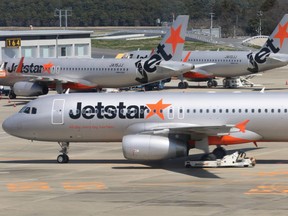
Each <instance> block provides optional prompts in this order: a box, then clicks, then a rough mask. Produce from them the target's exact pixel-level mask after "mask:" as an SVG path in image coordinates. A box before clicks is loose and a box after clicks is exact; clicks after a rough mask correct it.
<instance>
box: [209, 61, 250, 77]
mask: <svg viewBox="0 0 288 216" xmlns="http://www.w3.org/2000/svg"><path fill="white" fill-rule="evenodd" d="M205 70H206V71H207V72H208V73H211V74H213V75H214V76H216V77H237V76H243V75H248V74H251V72H249V71H248V70H247V66H245V65H240V64H229V65H219V66H218V65H217V66H214V67H209V68H207V69H205Z"/></svg>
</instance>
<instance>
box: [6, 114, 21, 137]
mask: <svg viewBox="0 0 288 216" xmlns="http://www.w3.org/2000/svg"><path fill="white" fill-rule="evenodd" d="M15 120H16V119H15V117H14V116H11V117H9V118H7V119H5V120H4V122H3V123H2V128H3V130H4V131H5V132H6V133H8V134H11V135H16V134H15V132H17V130H19V129H20V125H19V122H17V121H15Z"/></svg>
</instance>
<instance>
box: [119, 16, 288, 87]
mask: <svg viewBox="0 0 288 216" xmlns="http://www.w3.org/2000/svg"><path fill="white" fill-rule="evenodd" d="M287 28H288V14H285V15H284V16H283V18H282V19H281V21H280V23H279V24H278V25H277V27H276V28H275V30H274V31H273V33H272V34H271V35H270V37H269V38H268V39H267V41H266V43H265V44H264V45H263V47H262V48H261V49H260V50H258V51H256V52H251V51H184V52H183V56H182V59H183V61H185V62H186V61H187V62H191V63H193V64H195V65H198V64H205V63H215V64H210V65H203V66H201V67H197V68H195V69H193V70H191V71H190V72H187V73H185V74H184V75H183V76H184V78H185V79H186V80H188V81H195V82H202V81H207V86H208V87H213V86H217V81H216V80H215V77H224V78H225V79H224V80H223V87H225V88H231V87H235V83H236V80H237V79H238V77H239V76H245V75H251V74H256V73H259V72H264V71H266V70H270V69H273V68H277V67H282V66H285V65H287V64H288V42H287V41H286V39H287V38H288V32H287V31H288V30H287ZM150 52H151V51H148V50H143V51H141V50H139V51H132V52H128V53H127V54H126V55H124V56H126V57H128V58H139V59H143V58H147V57H148V56H149V54H150ZM178 87H179V88H187V87H188V83H187V82H183V81H181V82H180V83H179V85H178Z"/></svg>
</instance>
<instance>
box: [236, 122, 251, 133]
mask: <svg viewBox="0 0 288 216" xmlns="http://www.w3.org/2000/svg"><path fill="white" fill-rule="evenodd" d="M249 121H250V120H248V119H247V120H245V121H243V122H240V123H238V124H236V125H235V127H236V128H238V129H239V130H240V131H241V132H243V133H245V130H246V125H247V123H248V122H249Z"/></svg>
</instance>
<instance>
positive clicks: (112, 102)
mask: <svg viewBox="0 0 288 216" xmlns="http://www.w3.org/2000/svg"><path fill="white" fill-rule="evenodd" d="M287 99H288V94H287V93H161V94H159V93H125V94H122V93H121V94H117V93H110V94H109V93H106V94H92V93H90V94H89V93H87V94H69V95H66V94H64V95H54V96H45V97H41V98H39V99H37V100H34V101H32V102H30V103H29V104H28V105H27V106H25V107H24V108H23V109H22V111H21V112H19V113H17V114H15V115H14V116H12V117H10V118H8V119H7V120H6V121H5V122H4V123H3V128H4V129H5V130H6V131H7V132H8V133H10V134H12V135H15V136H18V137H21V138H25V139H31V140H43V141H63V142H64V141H65V142H98V141H105V142H112V141H121V140H122V137H123V136H124V135H127V134H141V133H145V132H149V131H150V132H151V133H156V134H157V131H158V132H160V134H161V133H162V132H161V131H162V130H165V129H167V128H168V131H167V133H170V132H171V131H170V130H173V129H175V130H176V131H177V129H179V134H181V133H182V132H181V130H182V129H183V128H186V129H189V128H190V132H191V134H190V135H191V137H190V139H191V140H194V141H197V140H200V139H202V138H203V137H204V136H208V137H209V136H211V137H212V136H220V135H219V134H218V135H217V134H215V133H214V132H213V131H210V130H211V126H212V127H214V126H215V127H216V126H217V127H216V129H217V128H218V127H219V128H221V127H222V125H223V126H224V125H231V124H232V125H236V124H237V123H239V122H243V121H248V123H247V125H246V129H245V130H246V132H245V131H244V132H245V133H246V134H247V133H248V132H249V133H251V134H248V135H247V136H248V137H252V138H251V140H255V139H256V140H257V141H288V133H287V127H288V104H287ZM25 109H27V110H26V111H25ZM28 109H29V110H28ZM33 109H34V111H35V114H33ZM193 128H197V130H196V131H195V130H194V129H193ZM199 128H200V129H199ZM201 128H202V129H201ZM216 129H215V128H213V130H216ZM155 131H156V132H155ZM169 131H170V132H169ZM188 132H189V130H187V131H186V132H185V133H188ZM228 132H229V131H228ZM230 132H231V131H230ZM230 132H229V133H230ZM244 132H243V135H244ZM173 133H174V132H173ZM239 133H240V135H241V132H239ZM245 139H246V140H247V138H245ZM248 141H249V140H248Z"/></svg>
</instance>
